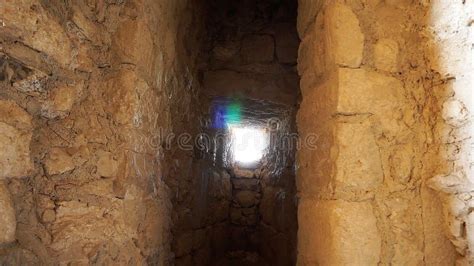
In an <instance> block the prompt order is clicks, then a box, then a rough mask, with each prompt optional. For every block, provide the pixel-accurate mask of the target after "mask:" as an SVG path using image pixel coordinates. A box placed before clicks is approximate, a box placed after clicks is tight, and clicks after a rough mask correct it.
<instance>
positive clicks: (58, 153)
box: [44, 148, 74, 175]
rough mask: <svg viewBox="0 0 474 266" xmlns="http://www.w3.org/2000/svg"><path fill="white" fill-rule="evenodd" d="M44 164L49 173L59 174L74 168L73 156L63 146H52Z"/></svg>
mask: <svg viewBox="0 0 474 266" xmlns="http://www.w3.org/2000/svg"><path fill="white" fill-rule="evenodd" d="M44 164H45V168H46V172H47V173H48V175H58V174H62V173H65V172H68V171H71V170H73V169H74V162H73V160H72V157H71V156H70V155H69V154H68V153H67V152H66V151H65V150H64V149H62V148H52V149H51V150H50V151H49V154H48V156H47V158H46V160H45V162H44Z"/></svg>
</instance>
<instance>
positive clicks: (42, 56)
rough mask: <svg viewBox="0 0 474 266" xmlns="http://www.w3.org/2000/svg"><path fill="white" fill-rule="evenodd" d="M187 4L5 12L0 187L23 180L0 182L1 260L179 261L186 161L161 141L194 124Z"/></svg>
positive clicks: (22, 5)
mask: <svg viewBox="0 0 474 266" xmlns="http://www.w3.org/2000/svg"><path fill="white" fill-rule="evenodd" d="M195 5H196V6H197V3H191V1H184V2H179V3H178V2H175V1H167V2H163V3H155V2H153V1H151V2H140V1H127V2H124V1H119V2H116V3H115V2H114V3H112V2H103V1H98V2H96V3H92V2H90V3H86V2H82V1H76V2H54V3H52V2H48V1H34V0H33V1H20V2H17V3H13V2H8V3H5V5H1V7H0V9H1V13H2V26H1V27H0V42H1V46H2V51H1V52H0V53H1V54H0V66H1V67H0V88H1V91H2V94H1V95H0V131H1V134H0V148H1V149H2V150H3V151H2V152H0V166H1V167H0V169H1V170H0V179H5V178H9V179H10V178H14V177H27V178H26V179H25V180H23V179H19V180H14V179H10V180H9V181H8V188H7V186H2V189H3V188H5V189H8V191H9V194H10V195H11V200H12V203H11V204H9V205H8V202H7V201H4V200H2V204H0V206H1V207H0V209H1V210H2V211H4V212H3V213H4V215H2V217H3V218H4V219H6V220H5V221H4V223H3V222H2V227H1V230H4V231H2V232H3V233H2V236H5V237H6V238H8V239H5V241H8V242H15V241H16V243H17V244H16V245H14V246H2V247H1V248H0V254H1V255H0V264H8V265H10V264H13V265H14V264H26V265H28V264H51V265H54V264H58V265H59V264H64V265H66V264H151V265H170V264H173V260H174V256H173V253H172V251H171V249H172V242H173V241H172V235H171V224H172V217H173V215H172V213H173V211H172V207H174V206H173V205H172V204H171V202H172V200H174V198H173V193H175V192H176V191H178V190H180V191H183V190H184V189H181V188H183V187H184V185H182V184H179V185H178V186H175V185H174V184H173V182H172V179H176V180H178V178H177V177H178V176H179V177H182V176H184V174H183V173H189V172H190V168H191V164H190V165H187V166H186V167H179V168H178V170H176V171H175V170H174V169H176V168H175V166H176V164H182V165H184V164H185V163H184V162H187V161H188V159H189V158H192V156H190V154H192V151H188V152H187V153H183V154H178V153H176V152H174V151H173V152H172V151H170V150H165V149H164V147H163V146H162V143H161V142H160V141H158V139H159V137H163V136H166V135H167V134H168V133H170V132H173V131H175V132H176V131H189V132H194V131H196V128H197V126H198V125H197V124H196V125H194V126H195V128H193V126H192V123H189V121H198V119H197V118H196V117H197V116H198V115H199V114H198V112H187V111H186V110H194V109H193V106H194V103H195V101H196V100H197V99H196V98H197V96H196V94H195V92H196V90H197V88H198V84H197V82H196V80H197V78H196V77H197V72H196V70H197V68H196V60H195V59H196V56H197V54H198V51H199V49H197V50H195V51H194V50H193V51H192V52H188V51H190V50H189V49H188V48H189V47H192V46H195V47H200V43H199V40H198V39H197V34H198V33H199V30H200V29H201V28H202V27H201V26H199V25H200V23H199V20H198V19H197V18H198V17H199V15H198V13H199V12H195V11H196V10H198V9H195V8H194V6H195ZM191 10H193V11H192V12H191ZM137 14H140V15H139V16H138V15H137ZM191 25H193V26H192V27H191ZM191 28H192V30H191ZM191 31H192V32H193V33H192V34H188V33H189V32H191ZM177 121H180V122H179V123H178V122H177ZM33 162H34V164H33ZM168 162H173V163H168ZM187 186H189V184H187ZM227 187H230V180H228V182H227ZM8 191H6V192H5V193H4V192H2V193H1V196H3V197H6V195H8V193H7V192H8ZM188 191H189V190H188ZM192 196H194V195H192ZM228 198H230V196H228ZM185 200H186V204H188V206H191V205H192V201H191V198H186V199H185ZM227 200H228V201H229V200H230V199H227ZM8 206H10V211H9V212H7V211H6V210H8ZM12 208H14V209H12ZM13 210H14V211H13ZM10 214H16V216H15V215H10ZM15 220H16V222H15ZM15 225H17V226H16V232H15ZM12 230H13V231H12ZM3 241H4V240H3V239H2V242H3Z"/></svg>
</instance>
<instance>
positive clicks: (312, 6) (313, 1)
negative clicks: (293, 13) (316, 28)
mask: <svg viewBox="0 0 474 266" xmlns="http://www.w3.org/2000/svg"><path fill="white" fill-rule="evenodd" d="M323 3H324V1H321V0H300V1H298V21H297V29H298V34H299V36H300V38H301V39H302V38H303V36H305V33H306V30H307V29H308V26H309V25H310V24H311V23H313V22H314V20H315V18H316V15H317V14H318V12H319V11H320V10H321V7H322V6H323Z"/></svg>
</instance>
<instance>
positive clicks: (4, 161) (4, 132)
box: [0, 100, 33, 179]
mask: <svg viewBox="0 0 474 266" xmlns="http://www.w3.org/2000/svg"><path fill="white" fill-rule="evenodd" d="M31 129H32V124H31V117H30V115H29V114H28V113H27V112H26V111H25V110H23V109H22V108H21V107H20V106H18V105H17V104H16V103H14V102H13V101H4V100H0V150H2V152H1V153H0V179H4V178H11V177H23V176H26V175H28V174H29V173H31V171H32V170H33V163H32V161H31V158H30V142H31V137H32V134H31V131H30V130H31Z"/></svg>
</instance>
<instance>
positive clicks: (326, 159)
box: [297, 0, 472, 265]
mask: <svg viewBox="0 0 474 266" xmlns="http://www.w3.org/2000/svg"><path fill="white" fill-rule="evenodd" d="M454 6H456V10H458V11H459V13H463V14H469V12H468V11H467V10H468V8H469V7H468V5H463V4H461V3H457V4H453V7H454ZM441 10H445V11H444V12H446V14H445V15H447V14H448V13H449V14H452V11H453V10H452V9H451V4H448V1H440V3H437V4H429V3H428V1H414V2H413V1H339V0H336V1H308V0H300V1H299V10H298V33H299V35H300V38H301V39H302V43H301V45H300V49H299V57H298V72H299V74H300V76H301V83H300V85H301V91H302V104H301V108H300V110H299V113H298V131H299V133H300V138H301V141H302V142H303V143H302V145H303V146H302V147H303V148H302V149H301V150H300V151H299V152H298V159H297V161H298V170H297V187H298V196H299V199H300V201H299V207H298V225H299V231H298V259H297V260H298V265H344V264H354V265H375V264H382V265H388V264H394V265H424V264H426V265H453V264H455V261H456V260H457V258H458V257H459V255H458V254H457V253H456V250H455V248H454V246H453V245H452V244H451V242H450V241H449V239H448V234H445V232H447V230H446V227H445V223H444V219H443V216H444V215H443V212H442V211H441V209H440V208H439V206H440V204H441V201H440V198H439V197H438V196H437V193H436V192H435V191H433V190H432V189H431V188H429V187H428V186H427V183H430V182H427V181H428V180H429V179H430V178H431V177H433V176H434V175H437V174H439V172H440V171H444V169H446V168H445V166H446V161H445V159H444V160H443V159H439V158H438V154H439V153H440V152H441V151H442V150H443V149H444V148H439V147H440V146H449V145H446V144H445V143H446V140H444V141H443V142H440V137H439V135H438V133H436V132H438V130H437V129H438V128H439V127H438V125H439V124H440V123H441V121H440V117H443V118H444V120H450V119H451V120H450V121H458V120H459V119H460V118H458V117H460V116H458V115H461V116H462V118H461V120H462V123H460V124H459V125H455V126H454V128H456V129H455V130H456V132H457V130H458V129H459V130H461V129H464V130H467V129H468V128H469V127H470V126H469V122H468V120H469V119H468V117H469V111H468V110H467V109H465V108H464V106H465V105H466V106H467V104H461V103H460V102H459V101H457V100H454V98H450V97H452V94H450V95H451V96H446V94H445V93H446V90H444V89H443V87H444V86H446V83H448V84H450V83H452V82H453V81H452V80H453V76H452V75H453V73H454V76H456V75H460V76H462V78H460V80H462V81H459V84H461V83H462V84H464V85H459V87H463V86H464V88H463V91H465V89H467V88H468V87H469V86H467V87H465V86H466V85H467V84H468V83H467V82H466V81H467V78H466V77H465V76H471V75H470V74H467V72H468V71H467V70H466V68H460V67H459V68H457V69H456V71H457V72H456V71H454V72H450V73H451V74H452V75H445V72H441V71H439V70H437V69H436V68H435V67H434V66H433V65H434V64H435V65H436V61H437V59H438V58H436V57H434V56H435V55H437V54H438V53H439V51H436V52H434V53H432V54H430V53H429V50H428V49H427V48H429V47H430V46H431V48H432V49H431V50H430V51H432V50H433V48H435V49H434V50H436V46H437V45H439V43H438V40H432V39H431V36H432V35H431V31H432V30H435V32H436V33H437V34H438V36H439V35H441V36H442V37H441V39H443V37H444V39H448V40H449V39H457V40H460V39H461V38H464V36H467V35H466V29H464V28H462V29H460V30H461V32H457V31H456V30H457V28H455V29H450V31H448V32H445V33H442V32H443V31H445V30H446V25H448V24H449V25H453V24H456V23H453V22H452V21H451V20H449V22H448V20H444V18H440V17H439V16H440V14H439V13H440V12H441ZM433 11H434V13H433V14H432V13H430V12H433ZM441 13H443V12H441ZM471 14H472V13H471ZM454 16H457V15H454ZM446 17H449V16H446ZM430 18H432V19H434V20H435V21H438V22H439V20H442V21H443V23H445V25H443V26H441V27H438V28H436V27H435V28H433V24H430V23H429V22H430ZM466 19H467V15H465V16H464V17H462V19H460V20H459V21H463V22H460V23H459V24H456V25H463V24H462V23H466V24H469V23H468V22H465V21H468V20H466ZM471 20H472V18H471ZM471 22H472V21H471ZM435 24H436V23H435ZM471 24H472V23H471ZM467 27H469V26H467ZM452 34H455V36H453V35H452ZM463 34H464V35H463ZM465 44H466V46H463V47H466V48H465V50H462V49H460V48H459V47H457V48H454V47H451V48H452V49H453V51H452V53H455V54H459V58H461V57H463V58H464V56H465V54H464V53H463V52H461V50H462V51H467V50H469V49H472V48H467V47H468V45H471V44H469V43H465ZM463 45H464V44H463ZM463 49H464V48H463ZM471 53H472V50H471ZM461 54H463V56H461ZM438 56H439V55H438ZM454 58H458V57H453V59H454ZM455 60H457V59H455ZM464 60H465V59H464ZM461 62H462V61H461ZM456 64H462V63H456ZM471 69H472V65H471ZM471 81H472V79H471ZM463 82H464V83H463ZM456 83H458V79H456ZM459 90H461V88H459ZM468 94H469V93H459V97H461V98H463V99H469V97H471V98H470V99H472V92H471V94H470V96H469V95H468ZM440 100H441V101H440ZM443 105H444V107H447V106H446V105H454V106H451V108H448V109H449V110H454V112H458V114H456V115H452V113H449V112H450V111H449V112H448V113H446V112H444V113H443V115H442V113H441V110H442V108H441V106H443ZM444 109H446V108H444ZM450 121H448V124H449V122H450ZM451 128H453V126H452V125H451ZM451 132H452V131H451ZM311 133H317V136H318V138H317V140H316V144H317V145H316V148H315V149H314V148H311V147H308V146H307V145H306V146H305V145H304V144H305V141H307V137H308V136H309V135H310V134H311ZM459 134H461V133H459ZM455 135H456V136H460V135H458V133H455ZM463 136H464V137H467V136H469V134H467V135H463ZM459 144H460V145H459V146H457V147H461V146H463V145H469V144H467V143H466V144H461V143H459ZM466 147H467V146H466ZM446 149H449V150H452V151H453V152H454V153H456V152H457V151H458V150H462V149H457V148H455V147H453V146H451V147H450V148H446ZM467 149H468V148H466V151H461V152H460V153H461V154H467V153H468V152H467ZM455 151H456V152H455ZM460 156H461V155H460ZM463 156H467V155H463ZM461 157H462V156H461ZM462 158H466V157H462ZM471 159H472V158H471ZM456 160H457V159H456ZM460 160H462V161H463V163H462V164H463V165H464V166H463V167H464V168H463V169H468V168H469V167H467V165H468V164H469V163H467V164H466V162H468V161H466V159H460ZM471 164H472V160H471ZM454 165H456V164H454ZM448 169H452V170H454V169H453V168H448ZM463 171H464V170H463ZM463 171H461V172H463ZM444 172H446V173H449V171H444ZM458 173H459V172H458ZM462 175H463V176H466V177H468V176H469V173H468V171H467V172H466V171H464V172H463V174H462ZM456 176H458V175H456ZM440 179H443V180H449V178H448V179H444V177H440ZM457 180H459V179H457ZM463 180H464V181H463V182H467V180H466V179H463ZM449 182H451V181H447V183H444V185H445V189H444V191H446V189H447V188H446V187H450V186H451V184H452V183H449ZM467 187H469V186H463V188H464V190H457V192H456V193H454V194H455V195H457V197H458V199H459V198H461V199H462V200H461V201H462V202H463V205H457V206H459V207H461V208H460V209H458V210H460V212H458V213H456V214H450V215H448V216H449V217H451V218H450V219H449V222H448V224H453V223H454V226H452V227H451V228H452V231H454V232H453V234H454V237H453V236H449V238H451V239H453V242H454V243H455V244H456V246H457V249H458V250H460V251H461V254H470V253H469V252H467V251H466V246H468V245H469V244H468V243H467V242H468V240H469V238H470V234H469V233H467V235H466V234H465V233H462V232H467V231H468V230H469V229H468V228H470V226H471V225H470V224H471V223H472V221H470V220H469V217H470V216H469V215H468V213H469V211H468V208H467V206H468V205H469V201H468V199H470V196H469V195H468V194H469V193H465V192H466V191H465V188H467ZM460 191H462V192H463V193H459V192H460ZM471 193H472V192H471ZM451 194H452V193H451ZM450 198H451V199H453V198H456V197H452V196H451V197H450ZM458 202H459V200H458ZM451 206H454V204H453V205H451ZM453 216H454V217H456V219H453V218H452V217H453ZM471 216H472V215H471ZM463 228H465V229H463ZM461 235H462V236H461ZM461 261H462V260H460V261H459V262H461Z"/></svg>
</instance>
